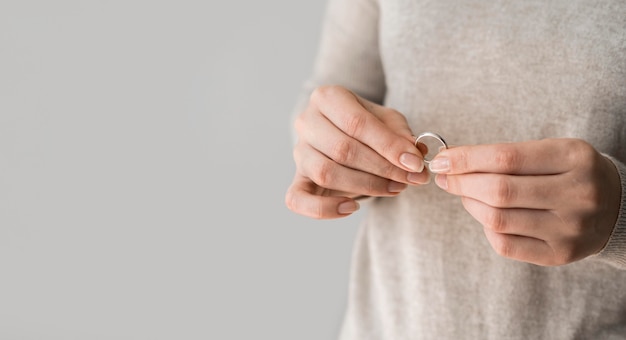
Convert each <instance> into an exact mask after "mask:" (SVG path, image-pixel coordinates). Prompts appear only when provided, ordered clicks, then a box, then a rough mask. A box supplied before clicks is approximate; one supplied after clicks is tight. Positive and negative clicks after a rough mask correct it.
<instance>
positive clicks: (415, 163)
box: [400, 152, 424, 172]
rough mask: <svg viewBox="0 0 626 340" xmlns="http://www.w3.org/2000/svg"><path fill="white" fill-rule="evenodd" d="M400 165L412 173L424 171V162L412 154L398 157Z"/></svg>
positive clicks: (406, 153)
mask: <svg viewBox="0 0 626 340" xmlns="http://www.w3.org/2000/svg"><path fill="white" fill-rule="evenodd" d="M400 164H402V165H404V166H406V167H407V168H409V169H410V170H411V171H413V172H422V170H424V160H423V159H421V158H419V157H417V156H416V155H414V154H412V153H408V152H405V153H403V154H402V155H400Z"/></svg>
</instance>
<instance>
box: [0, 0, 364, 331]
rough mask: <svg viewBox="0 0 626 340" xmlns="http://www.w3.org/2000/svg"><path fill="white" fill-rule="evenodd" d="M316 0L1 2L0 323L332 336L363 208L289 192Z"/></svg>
mask: <svg viewBox="0 0 626 340" xmlns="http://www.w3.org/2000/svg"><path fill="white" fill-rule="evenodd" d="M324 6H325V2H324V1H308V2H307V1H288V0H269V1H254V0H245V1H200V0H198V1H188V0H184V1H179V0H177V1H148V0H145V1H139V0H123V1H121V0H120V1H95V0H92V1H86V0H81V1H79V0H74V1H66V0H63V1H43V0H39V1H21V0H20V1H7V0H4V1H1V2H0V339H332V338H334V337H335V336H336V333H337V331H338V328H339V324H340V322H341V316H342V312H343V309H344V307H345V296H346V288H347V279H348V272H349V256H350V252H351V247H352V240H353V237H354V233H355V231H356V225H357V224H358V218H359V216H358V215H357V216H353V217H350V218H348V219H344V220H339V221H314V220H309V219H306V218H304V217H300V216H297V215H295V214H293V213H291V212H290V211H288V210H287V209H286V208H285V207H284V203H283V202H284V201H283V197H284V192H285V190H286V188H287V186H288V184H289V182H290V180H291V176H292V173H293V170H294V166H293V163H292V160H291V140H290V134H289V129H290V123H289V115H290V113H291V109H292V107H293V105H294V103H295V100H296V96H297V94H298V92H299V87H300V85H301V83H302V82H303V81H304V80H305V78H306V77H307V75H308V74H309V71H310V69H311V66H312V61H313V57H314V52H315V49H316V47H317V42H318V38H319V27H320V22H321V18H322V14H323V9H324Z"/></svg>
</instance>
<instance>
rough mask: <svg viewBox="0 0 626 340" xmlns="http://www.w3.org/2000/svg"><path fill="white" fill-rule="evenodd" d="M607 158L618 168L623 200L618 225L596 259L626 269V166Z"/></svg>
mask: <svg viewBox="0 0 626 340" xmlns="http://www.w3.org/2000/svg"><path fill="white" fill-rule="evenodd" d="M605 157H607V158H608V159H610V160H611V161H612V162H613V164H614V165H615V167H616V168H617V171H618V173H619V177H620V182H621V186H622V198H621V203H620V208H619V214H618V216H617V223H616V224H615V227H614V228H613V232H612V234H611V236H610V237H609V241H608V242H607V244H606V245H605V246H604V249H602V250H601V251H600V252H599V253H598V254H597V255H595V256H594V257H595V258H597V259H598V260H601V261H604V262H608V263H610V264H612V265H613V266H615V267H618V268H620V269H626V165H624V164H623V163H621V162H620V161H618V160H616V159H615V158H613V157H610V156H607V155H605Z"/></svg>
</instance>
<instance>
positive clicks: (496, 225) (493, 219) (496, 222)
mask: <svg viewBox="0 0 626 340" xmlns="http://www.w3.org/2000/svg"><path fill="white" fill-rule="evenodd" d="M484 226H485V228H487V229H490V230H492V231H494V232H496V233H502V232H505V231H506V230H507V220H506V218H505V216H504V213H503V212H502V211H501V210H500V209H489V211H488V212H487V213H486V217H485V225H484Z"/></svg>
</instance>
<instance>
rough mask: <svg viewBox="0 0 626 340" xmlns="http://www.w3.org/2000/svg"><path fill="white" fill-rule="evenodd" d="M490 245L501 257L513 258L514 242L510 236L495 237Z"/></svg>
mask: <svg viewBox="0 0 626 340" xmlns="http://www.w3.org/2000/svg"><path fill="white" fill-rule="evenodd" d="M491 247H492V248H493V250H494V251H495V252H496V254H498V255H500V256H502V257H506V258H513V257H514V256H515V245H514V243H513V242H512V241H511V239H510V238H508V237H505V236H503V235H501V236H500V237H497V238H495V240H494V241H492V243H491Z"/></svg>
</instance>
